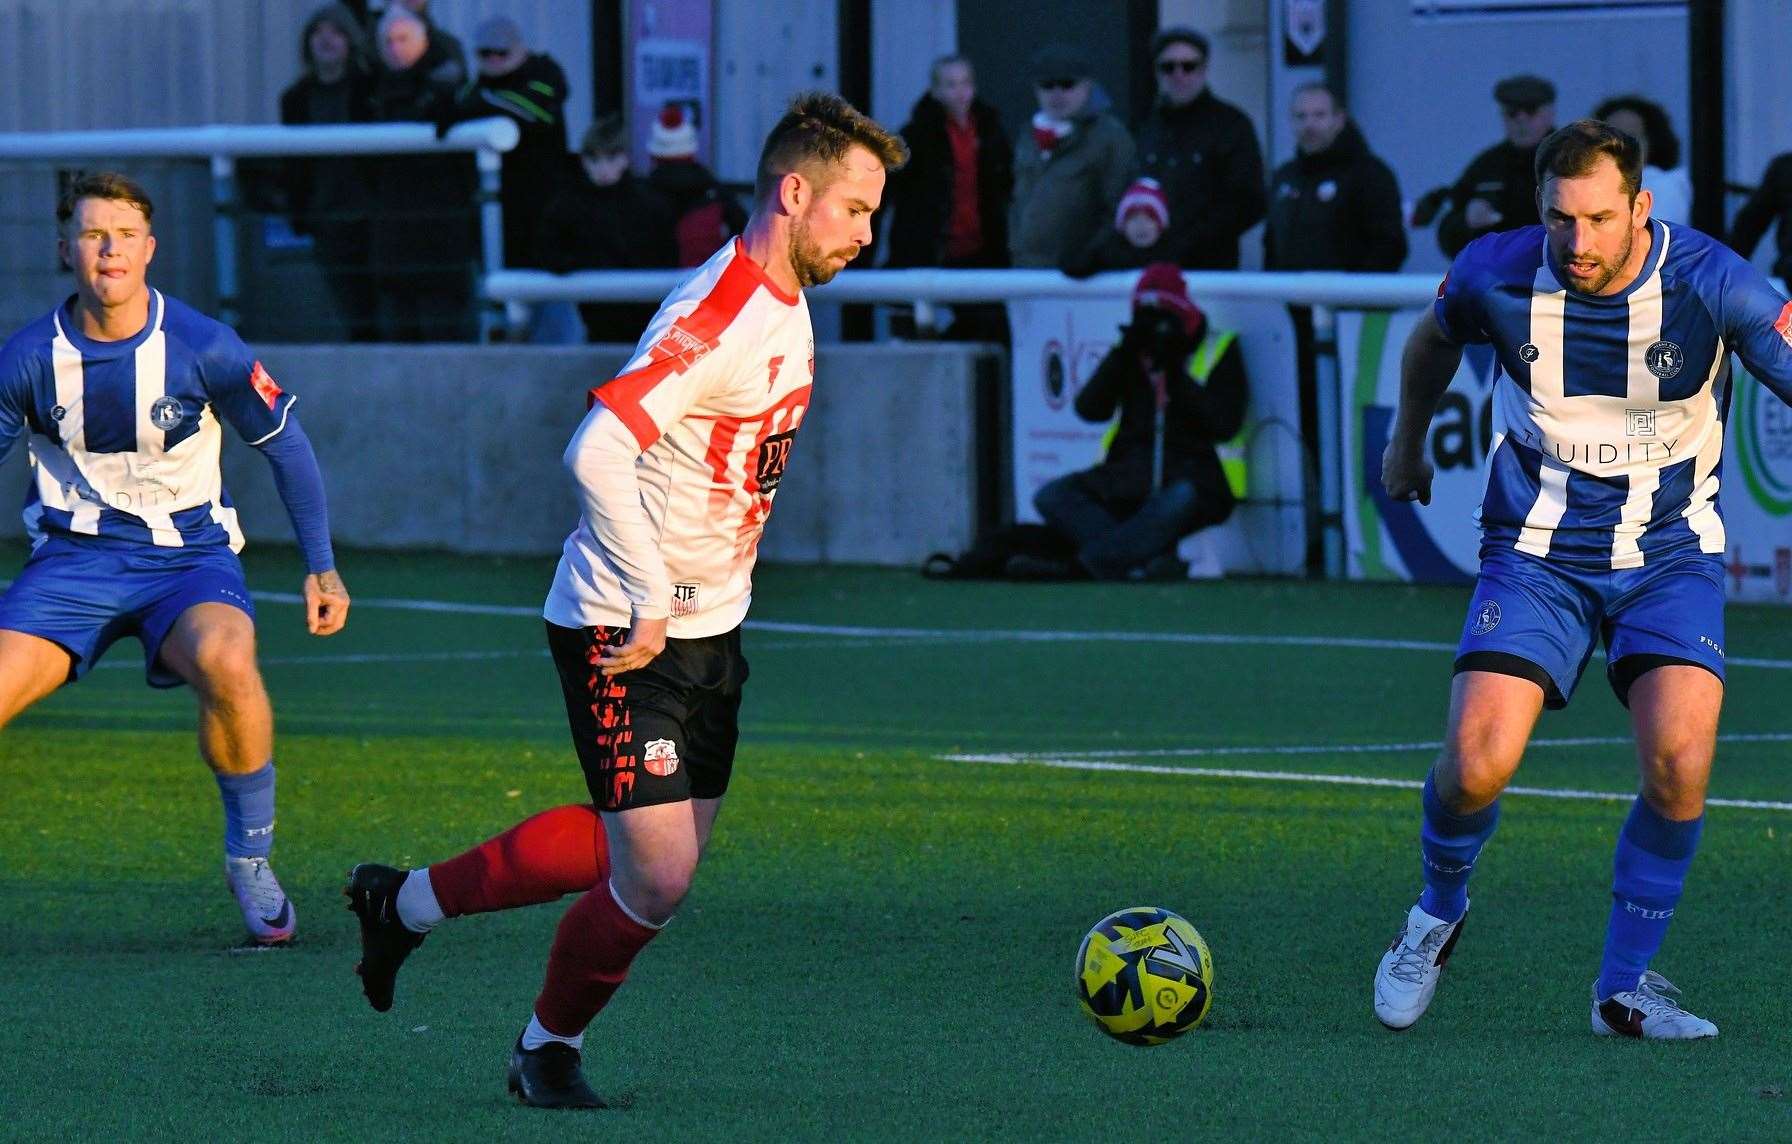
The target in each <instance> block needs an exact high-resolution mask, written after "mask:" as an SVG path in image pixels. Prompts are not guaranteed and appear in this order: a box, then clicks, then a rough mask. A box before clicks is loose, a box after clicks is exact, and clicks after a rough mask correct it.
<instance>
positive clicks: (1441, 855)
mask: <svg viewBox="0 0 1792 1144" xmlns="http://www.w3.org/2000/svg"><path fill="white" fill-rule="evenodd" d="M1424 807H1425V825H1424V827H1423V829H1422V830H1420V832H1419V849H1420V852H1421V853H1422V855H1423V857H1424V860H1425V892H1424V893H1423V894H1421V895H1420V896H1419V908H1420V909H1422V910H1424V911H1425V912H1426V913H1428V914H1430V915H1431V916H1432V917H1434V918H1439V919H1441V920H1443V921H1446V922H1453V921H1456V920H1457V919H1459V918H1460V917H1462V915H1463V914H1464V913H1466V912H1467V911H1468V876H1469V875H1470V874H1472V873H1474V870H1475V859H1476V858H1478V857H1479V856H1480V854H1481V847H1483V846H1485V845H1486V844H1487V840H1488V839H1489V838H1491V837H1493V828H1494V827H1495V826H1497V825H1499V821H1500V803H1499V800H1498V799H1494V800H1493V802H1492V803H1491V804H1489V805H1487V806H1485V807H1482V808H1481V809H1480V810H1477V811H1475V812H1473V813H1472V814H1455V813H1453V812H1452V811H1451V810H1450V809H1449V808H1448V807H1446V806H1445V805H1444V804H1443V800H1442V799H1440V798H1438V797H1437V782H1436V780H1435V778H1434V777H1433V776H1431V775H1426V776H1425V795H1424Z"/></svg>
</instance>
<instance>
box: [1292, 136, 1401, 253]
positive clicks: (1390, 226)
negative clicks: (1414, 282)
mask: <svg viewBox="0 0 1792 1144" xmlns="http://www.w3.org/2000/svg"><path fill="white" fill-rule="evenodd" d="M1404 261H1406V224H1405V222H1404V221H1403V220H1402V218H1401V215H1400V185H1399V183H1397V182H1395V180H1394V173H1393V172H1392V171H1390V170H1388V165H1387V164H1386V163H1383V162H1382V161H1381V160H1380V159H1377V158H1376V157H1375V156H1374V155H1373V154H1371V153H1370V151H1369V144H1368V143H1367V142H1366V141H1365V140H1364V139H1363V135H1362V132H1360V131H1358V130H1357V129H1356V124H1354V123H1346V124H1345V125H1344V130H1343V131H1340V132H1339V133H1338V137H1337V138H1336V139H1334V140H1332V144H1331V146H1329V147H1327V148H1326V149H1325V150H1323V151H1318V152H1315V153H1313V154H1311V155H1307V154H1301V155H1296V156H1295V157H1294V158H1293V159H1290V160H1289V161H1288V162H1286V163H1283V164H1282V165H1281V166H1280V167H1278V168H1276V173H1275V177H1274V178H1273V179H1271V180H1270V187H1269V225H1268V227H1266V228H1265V229H1264V232H1263V266H1264V268H1265V269H1267V270H1375V271H1383V272H1391V271H1394V270H1398V269H1400V264H1401V263H1402V262H1404Z"/></svg>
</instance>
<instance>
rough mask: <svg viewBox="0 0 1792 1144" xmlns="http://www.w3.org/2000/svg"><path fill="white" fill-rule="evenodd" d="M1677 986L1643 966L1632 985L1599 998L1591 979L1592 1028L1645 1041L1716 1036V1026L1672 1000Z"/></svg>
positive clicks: (1684, 1039) (1611, 1034) (1602, 1033)
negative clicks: (1634, 983)
mask: <svg viewBox="0 0 1792 1144" xmlns="http://www.w3.org/2000/svg"><path fill="white" fill-rule="evenodd" d="M1679 992H1680V990H1678V989H1676V988H1675V987H1674V983H1673V982H1671V981H1669V980H1668V979H1667V978H1665V977H1663V976H1662V975H1661V974H1659V973H1657V972H1655V971H1654V970H1653V969H1650V970H1645V971H1644V973H1643V979H1642V980H1641V981H1640V982H1638V983H1637V987H1636V988H1635V989H1626V990H1624V991H1623V992H1621V993H1614V994H1612V996H1610V997H1608V998H1606V999H1605V1000H1604V1001H1601V1000H1600V999H1599V983H1598V982H1597V981H1595V982H1594V983H1593V1031H1594V1032H1595V1033H1597V1034H1599V1035H1600V1036H1602V1037H1640V1038H1642V1039H1643V1040H1645V1041H1696V1040H1698V1039H1699V1038H1700V1037H1715V1036H1717V1026H1716V1025H1713V1024H1712V1023H1711V1022H1710V1021H1707V1020H1705V1018H1703V1017H1695V1016H1693V1015H1692V1014H1691V1013H1688V1012H1687V1011H1686V1010H1684V1009H1682V1008H1680V1006H1679V1004H1678V1003H1677V1002H1675V1001H1674V1000H1672V998H1673V997H1675V996H1676V995H1678V994H1679Z"/></svg>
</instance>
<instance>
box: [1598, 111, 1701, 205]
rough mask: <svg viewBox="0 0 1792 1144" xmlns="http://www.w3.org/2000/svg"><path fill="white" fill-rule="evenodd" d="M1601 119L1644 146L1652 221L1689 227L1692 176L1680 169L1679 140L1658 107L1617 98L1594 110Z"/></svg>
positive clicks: (1646, 183)
mask: <svg viewBox="0 0 1792 1144" xmlns="http://www.w3.org/2000/svg"><path fill="white" fill-rule="evenodd" d="M1593 118H1594V119H1602V120H1604V121H1605V122H1607V123H1609V124H1611V125H1612V126H1613V127H1616V128H1617V129H1618V130H1619V131H1622V132H1623V133H1624V134H1626V135H1628V136H1630V137H1631V138H1632V139H1635V140H1636V141H1637V142H1638V143H1641V144H1642V145H1643V190H1645V191H1648V192H1649V193H1650V194H1651V195H1653V196H1654V198H1655V201H1654V203H1653V204H1651V205H1650V207H1649V214H1650V216H1651V217H1653V218H1658V219H1662V220H1664V221H1667V222H1677V223H1683V224H1686V225H1691V223H1692V176H1691V175H1690V174H1688V173H1687V170H1686V168H1685V167H1683V166H1681V165H1680V137H1679V136H1678V135H1676V134H1674V124H1673V122H1672V121H1671V120H1670V119H1668V113H1667V110H1666V109H1665V108H1663V107H1662V106H1661V104H1659V103H1656V102H1654V101H1653V100H1648V99H1644V98H1643V97H1642V96H1640V95H1617V96H1613V97H1612V98H1610V99H1608V100H1606V101H1605V102H1604V103H1602V104H1600V105H1599V106H1598V107H1596V108H1594V109H1593Z"/></svg>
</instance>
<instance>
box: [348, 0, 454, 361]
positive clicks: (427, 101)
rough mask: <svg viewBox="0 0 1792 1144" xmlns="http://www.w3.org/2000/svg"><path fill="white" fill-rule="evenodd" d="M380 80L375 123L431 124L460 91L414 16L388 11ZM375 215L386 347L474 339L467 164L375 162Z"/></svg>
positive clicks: (445, 159) (413, 158) (446, 159)
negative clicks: (440, 71) (442, 74)
mask: <svg viewBox="0 0 1792 1144" xmlns="http://www.w3.org/2000/svg"><path fill="white" fill-rule="evenodd" d="M378 37H379V38H378V46H379V52H380V64H381V67H380V72H379V76H378V78H377V80H376V81H375V83H374V89H373V118H374V119H375V120H377V121H379V122H384V123H403V122H423V123H434V122H436V121H438V120H439V119H441V118H442V117H443V115H444V114H446V113H447V111H448V109H450V108H451V107H452V104H453V100H454V91H453V89H452V88H451V87H450V86H449V85H448V84H446V83H443V82H442V81H441V80H440V79H438V78H436V73H435V72H434V71H432V70H426V69H428V68H429V59H430V55H429V26H428V25H427V24H426V23H425V22H424V21H423V18H422V17H421V16H418V15H417V14H416V13H414V12H412V11H411V10H410V9H409V8H405V7H402V6H398V5H394V6H392V7H390V8H388V9H386V14H385V15H384V16H382V17H381V18H380V22H379V25H378ZM375 171H376V174H375V179H374V187H375V196H376V199H377V201H378V203H379V207H380V213H379V217H378V219H377V220H376V222H375V225H374V227H373V240H372V249H371V256H372V262H373V267H374V271H375V276H374V281H375V286H376V289H377V291H378V294H379V304H378V310H379V322H380V333H381V336H382V337H384V338H385V339H386V340H388V341H401V342H415V341H437V340H447V341H456V340H465V339H467V338H469V337H470V336H471V335H472V332H473V330H472V317H473V312H472V296H473V290H472V287H473V282H472V272H473V264H474V259H475V252H476V250H477V247H476V245H475V235H476V233H477V228H476V226H475V223H474V212H473V201H474V197H473V192H474V181H473V169H472V163H471V160H470V159H469V158H468V157H467V156H465V155H460V154H441V155H389V156H383V157H381V158H380V159H378V160H376V166H375Z"/></svg>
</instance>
